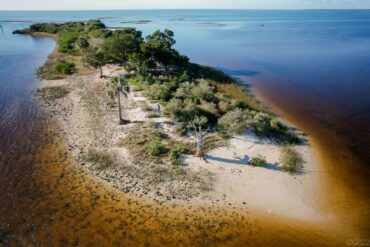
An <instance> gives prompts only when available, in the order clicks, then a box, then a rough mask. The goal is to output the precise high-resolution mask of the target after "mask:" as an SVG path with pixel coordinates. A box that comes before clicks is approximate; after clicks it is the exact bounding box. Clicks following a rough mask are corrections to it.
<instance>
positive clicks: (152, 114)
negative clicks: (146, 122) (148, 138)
mask: <svg viewBox="0 0 370 247" xmlns="http://www.w3.org/2000/svg"><path fill="white" fill-rule="evenodd" d="M146 117H147V118H159V117H161V115H160V114H159V113H158V112H149V113H148V114H147V115H146Z"/></svg>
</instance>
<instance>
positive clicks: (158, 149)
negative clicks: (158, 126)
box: [144, 141, 168, 157]
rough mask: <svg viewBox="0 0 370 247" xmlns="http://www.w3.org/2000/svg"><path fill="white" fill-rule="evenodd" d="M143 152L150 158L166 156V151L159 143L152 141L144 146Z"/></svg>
mask: <svg viewBox="0 0 370 247" xmlns="http://www.w3.org/2000/svg"><path fill="white" fill-rule="evenodd" d="M144 150H145V152H146V153H147V154H148V155H150V156H155V157H159V156H164V155H165V154H167V152H168V149H167V148H166V147H165V146H164V145H162V144H161V143H160V142H159V141H152V142H149V143H146V144H145V145H144Z"/></svg>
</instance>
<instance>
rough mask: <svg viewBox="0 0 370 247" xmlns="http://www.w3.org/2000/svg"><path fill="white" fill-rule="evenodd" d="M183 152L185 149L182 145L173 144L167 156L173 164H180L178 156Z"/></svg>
mask: <svg viewBox="0 0 370 247" xmlns="http://www.w3.org/2000/svg"><path fill="white" fill-rule="evenodd" d="M183 153H185V150H184V148H183V147H181V146H175V147H173V148H171V149H170V152H169V155H168V158H169V160H170V161H171V163H172V164H173V165H181V163H182V162H181V160H180V157H181V155H182V154H183Z"/></svg>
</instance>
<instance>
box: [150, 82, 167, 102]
mask: <svg viewBox="0 0 370 247" xmlns="http://www.w3.org/2000/svg"><path fill="white" fill-rule="evenodd" d="M145 94H146V96H147V97H148V98H149V99H151V100H163V101H169V100H170V99H171V94H172V91H171V87H170V86H169V85H167V84H158V83H155V84H153V85H151V86H150V87H148V89H147V90H146V92H145Z"/></svg>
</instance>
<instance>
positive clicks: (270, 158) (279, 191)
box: [185, 133, 320, 220]
mask: <svg viewBox="0 0 370 247" xmlns="http://www.w3.org/2000/svg"><path fill="white" fill-rule="evenodd" d="M297 150H298V151H299V153H300V154H301V155H302V157H303V159H304V161H305V163H304V164H303V166H304V167H303V173H302V174H299V175H290V174H289V173H286V172H283V171H282V170H280V164H279V155H280V150H279V147H278V146H277V145H275V144H273V143H271V142H269V141H266V140H263V141H262V140H260V139H259V138H257V137H256V136H255V135H254V134H253V133H247V134H245V135H242V136H236V137H234V138H232V139H231V140H230V146H229V147H221V148H217V149H215V150H212V151H211V152H209V153H208V154H207V156H206V157H205V158H206V161H203V160H200V159H199V158H195V157H192V156H188V157H186V159H185V162H186V164H188V165H189V167H190V168H192V169H194V170H198V169H207V170H209V171H211V172H212V173H214V174H215V179H216V182H215V186H214V191H212V192H211V193H209V195H208V196H209V197H210V198H212V200H216V201H217V200H219V202H221V203H223V204H226V205H230V203H231V205H232V206H237V207H239V206H247V207H248V208H254V209H259V210H262V211H265V212H268V213H273V214H277V215H282V216H287V217H293V218H298V219H305V220H317V219H319V218H320V212H319V210H318V205H317V204H316V203H317V200H315V191H316V190H317V182H318V181H317V180H318V174H317V173H318V170H317V169H318V168H317V166H316V165H315V161H314V158H313V157H314V155H313V152H312V150H311V148H310V147H309V146H299V147H297ZM256 155H262V156H265V158H266V161H267V162H268V164H267V165H266V166H265V167H254V166H251V165H248V164H247V162H248V160H249V158H250V157H253V156H256Z"/></svg>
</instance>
